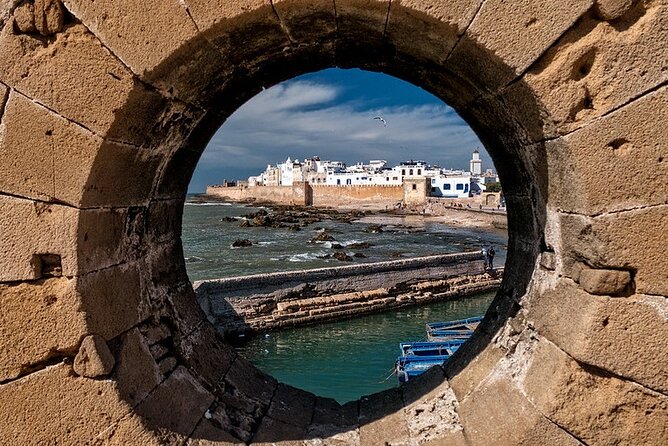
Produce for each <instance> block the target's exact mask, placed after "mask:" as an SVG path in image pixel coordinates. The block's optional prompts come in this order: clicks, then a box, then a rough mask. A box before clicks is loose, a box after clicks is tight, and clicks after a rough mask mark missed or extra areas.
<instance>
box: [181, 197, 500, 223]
mask: <svg viewBox="0 0 668 446" xmlns="http://www.w3.org/2000/svg"><path fill="white" fill-rule="evenodd" d="M190 202H195V203H198V202H199V203H231V204H238V205H246V206H249V207H258V208H270V209H272V210H274V211H281V210H300V209H309V210H314V209H316V210H321V211H323V213H331V212H332V211H334V212H337V213H339V214H351V213H352V214H356V215H359V214H364V217H362V218H361V219H360V220H363V219H365V218H367V216H369V215H373V216H378V217H381V216H384V215H385V216H391V217H393V218H402V217H420V218H422V219H423V221H425V222H436V223H444V224H447V225H450V226H454V227H463V228H480V229H492V230H495V231H504V232H505V231H507V229H508V223H507V216H506V215H507V214H506V212H505V211H496V210H493V209H485V208H483V209H482V210H477V209H472V208H460V207H454V206H450V205H448V206H446V205H445V203H439V204H440V205H439V206H435V205H434V204H433V203H428V204H426V205H424V206H411V207H407V208H405V209H387V208H386V207H384V206H374V205H373V204H371V203H369V204H356V205H354V206H353V205H351V206H340V207H337V208H332V207H319V206H301V205H281V204H276V203H272V202H267V201H258V200H246V201H233V200H229V199H225V198H221V197H220V196H215V195H208V194H206V193H201V194H193V195H192V199H191V200H190ZM448 204H450V203H448ZM393 224H396V223H393ZM400 224H401V223H400Z"/></svg>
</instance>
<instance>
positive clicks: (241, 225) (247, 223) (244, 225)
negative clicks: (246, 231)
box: [239, 220, 253, 228]
mask: <svg viewBox="0 0 668 446" xmlns="http://www.w3.org/2000/svg"><path fill="white" fill-rule="evenodd" d="M251 226H253V225H252V224H251V222H250V221H248V220H244V221H242V222H241V224H240V225H239V227H240V228H250V227H251Z"/></svg>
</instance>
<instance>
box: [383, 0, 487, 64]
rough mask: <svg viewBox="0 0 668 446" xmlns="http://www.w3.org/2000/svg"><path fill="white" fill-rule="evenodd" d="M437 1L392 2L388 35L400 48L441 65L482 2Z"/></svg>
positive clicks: (406, 52)
mask: <svg viewBox="0 0 668 446" xmlns="http://www.w3.org/2000/svg"><path fill="white" fill-rule="evenodd" d="M434 3H435V4H434ZM434 3H431V4H426V3H425V2H422V1H415V0H411V1H404V2H400V3H397V4H393V5H392V6H391V7H390V15H389V19H388V22H387V29H386V35H387V38H388V39H389V41H390V42H391V43H392V44H393V45H394V47H395V48H397V50H398V51H401V52H403V53H405V54H410V55H411V57H414V58H418V59H424V60H429V61H430V62H433V63H436V64H440V63H442V62H444V61H445V59H446V58H447V56H448V55H449V54H450V51H452V48H453V47H454V46H455V44H456V43H457V41H458V40H459V35H461V34H462V33H463V32H464V30H465V29H466V27H467V26H468V25H469V23H470V22H471V20H472V19H473V16H474V15H475V13H476V11H477V10H478V8H479V7H480V4H481V3H482V1H481V0H459V1H454V2H446V1H438V2H434Z"/></svg>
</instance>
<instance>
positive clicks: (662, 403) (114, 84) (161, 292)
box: [0, 0, 668, 446]
mask: <svg viewBox="0 0 668 446" xmlns="http://www.w3.org/2000/svg"><path fill="white" fill-rule="evenodd" d="M667 10H668V5H667V3H666V0H563V1H560V2H554V1H548V0H517V1H512V2H510V1H505V0H485V1H482V0H452V1H447V2H446V1H443V0H404V1H388V0H334V1H330V0H273V1H271V2H267V1H264V0H263V1H260V0H234V1H232V0H230V1H222V0H214V1H212V0H183V1H178V2H176V1H138V0H115V1H111V0H98V1H95V2H91V1H83V0H65V1H62V2H61V1H59V0H27V1H26V0H24V1H16V0H2V1H0V151H1V155H2V156H1V157H0V215H1V216H2V218H1V219H0V229H1V230H0V301H1V302H2V309H3V311H2V312H0V352H1V355H0V363H1V364H2V368H0V401H2V404H1V405H0V440H2V443H3V444H17V445H18V444H21V445H23V444H99V445H111V444H146V445H160V444H163V445H164V444H188V445H189V446H193V445H205V444H212V443H213V444H216V443H217V444H230V443H232V444H235V443H240V442H241V443H257V444H271V443H285V444H290V443H292V444H300V445H303V444H318V443H329V444H337V443H338V444H346V445H362V444H363V445H372V444H461V445H489V444H494V445H501V446H505V445H534V444H551V445H578V444H587V445H590V446H594V445H609V444H643V445H663V444H665V442H666V438H668V423H667V422H666V419H668V388H667V386H666V383H668V343H666V342H665V339H667V338H668V324H667V322H666V314H668V299H666V297H667V296H668V276H667V271H668V257H667V256H666V255H665V232H666V231H665V228H666V227H668V199H667V197H668V186H667V185H668V181H666V179H667V178H668V162H666V159H667V154H666V147H668V141H667V139H666V138H667V137H668V136H667V135H668V134H667V132H666V125H665V123H666V122H668V84H667V83H668V70H667V69H666V61H667V60H668V12H667ZM331 67H344V68H361V69H366V70H372V71H379V72H383V73H387V74H390V75H393V76H396V77H399V78H401V79H403V80H406V81H408V82H412V83H414V84H415V85H417V86H420V87H422V88H424V89H425V90H427V91H429V92H431V93H432V94H434V95H436V96H437V97H439V98H440V99H442V100H443V101H444V102H446V103H448V104H449V105H450V106H452V107H454V109H455V110H456V111H457V113H459V114H460V115H461V116H462V117H464V118H465V119H466V121H467V122H468V123H469V124H470V125H471V127H472V129H473V130H474V131H475V132H476V134H477V135H478V136H479V138H480V140H481V141H482V143H483V144H484V146H485V147H486V148H487V150H488V151H489V153H490V154H491V156H492V158H493V160H494V164H495V166H496V168H497V169H498V171H499V176H500V178H501V181H502V183H503V187H504V195H505V197H506V201H507V205H508V206H507V208H508V232H509V246H508V257H507V261H506V267H505V272H504V278H503V282H502V284H501V287H500V289H499V291H498V293H497V297H496V298H495V300H494V302H493V303H492V305H491V307H490V309H489V311H488V312H487V314H486V316H485V319H484V321H483V322H482V324H481V325H480V327H479V328H478V330H477V331H476V333H475V334H474V336H473V338H472V339H471V340H470V341H469V342H467V343H466V344H465V345H464V346H463V347H462V348H460V349H459V350H458V351H457V353H456V354H455V355H454V356H453V357H452V358H451V359H450V360H449V361H448V363H447V364H446V365H445V367H442V368H441V367H436V368H434V369H432V370H431V372H429V373H428V374H427V375H424V376H423V377H422V378H421V379H418V380H415V381H413V382H409V383H407V385H405V386H402V387H400V388H395V389H391V390H388V391H386V392H381V393H379V394H375V395H371V396H369V397H366V398H363V399H361V400H359V401H354V402H351V403H350V404H346V405H343V406H341V405H338V404H336V403H335V402H333V401H332V400H329V399H325V398H320V397H317V396H315V395H312V394H309V393H307V392H304V391H301V390H298V389H294V388H292V387H290V386H287V385H284V384H281V383H278V382H276V380H275V379H273V378H272V377H270V376H267V375H266V374H264V373H262V372H261V371H259V370H258V369H256V368H255V367H254V366H253V365H252V364H249V363H248V362H247V361H245V360H244V359H243V358H241V357H239V356H238V355H237V353H236V352H235V351H234V350H233V349H232V348H231V347H230V346H229V345H227V344H226V343H225V342H224V341H223V340H222V339H221V338H220V336H218V335H217V334H216V332H215V330H214V329H213V328H212V326H211V324H209V323H208V322H207V320H206V317H205V315H204V313H203V312H202V311H201V310H200V309H199V306H198V305H197V302H196V299H195V295H194V292H193V289H192V285H191V284H190V282H189V281H188V277H187V274H186V270H185V263H184V259H183V250H182V248H181V239H180V236H181V227H180V225H181V216H182V212H183V202H184V200H185V197H186V193H187V187H188V183H189V181H190V178H191V177H192V174H193V172H194V169H195V166H196V164H197V162H198V160H199V159H200V156H201V154H202V151H203V150H204V148H205V146H206V144H207V143H208V141H210V139H211V137H212V135H213V134H214V133H215V132H216V131H217V130H218V128H219V127H220V125H221V124H222V123H223V122H225V120H226V119H227V118H228V117H229V116H230V115H231V113H232V112H233V111H234V110H236V109H238V108H239V107H240V106H241V105H242V104H243V103H245V102H246V101H248V100H249V99H250V98H252V97H253V96H254V95H256V94H257V93H259V92H261V91H262V90H263V89H265V88H267V87H270V86H272V85H275V84H277V83H279V82H281V81H283V80H286V79H290V78H293V77H295V76H298V75H300V74H304V73H309V72H313V71H317V70H320V69H325V68H331ZM288 124H289V123H286V125H288ZM314 143H317V142H314ZM410 156H411V153H410V151H408V152H407V153H406V157H410ZM225 161H227V162H230V161H232V160H225Z"/></svg>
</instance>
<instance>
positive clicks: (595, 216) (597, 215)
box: [556, 203, 668, 219]
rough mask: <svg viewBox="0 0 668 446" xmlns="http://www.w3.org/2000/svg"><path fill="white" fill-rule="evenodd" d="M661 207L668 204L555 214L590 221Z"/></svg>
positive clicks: (559, 212)
mask: <svg viewBox="0 0 668 446" xmlns="http://www.w3.org/2000/svg"><path fill="white" fill-rule="evenodd" d="M663 207H668V203H657V204H646V205H639V206H633V207H630V208H625V209H618V210H614V211H607V212H598V213H594V214H583V213H580V212H575V211H566V210H564V209H557V210H556V212H557V213H558V214H561V215H574V216H577V217H585V218H591V219H602V218H606V217H610V216H615V215H619V214H625V213H631V212H637V211H644V210H647V209H653V208H663Z"/></svg>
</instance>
